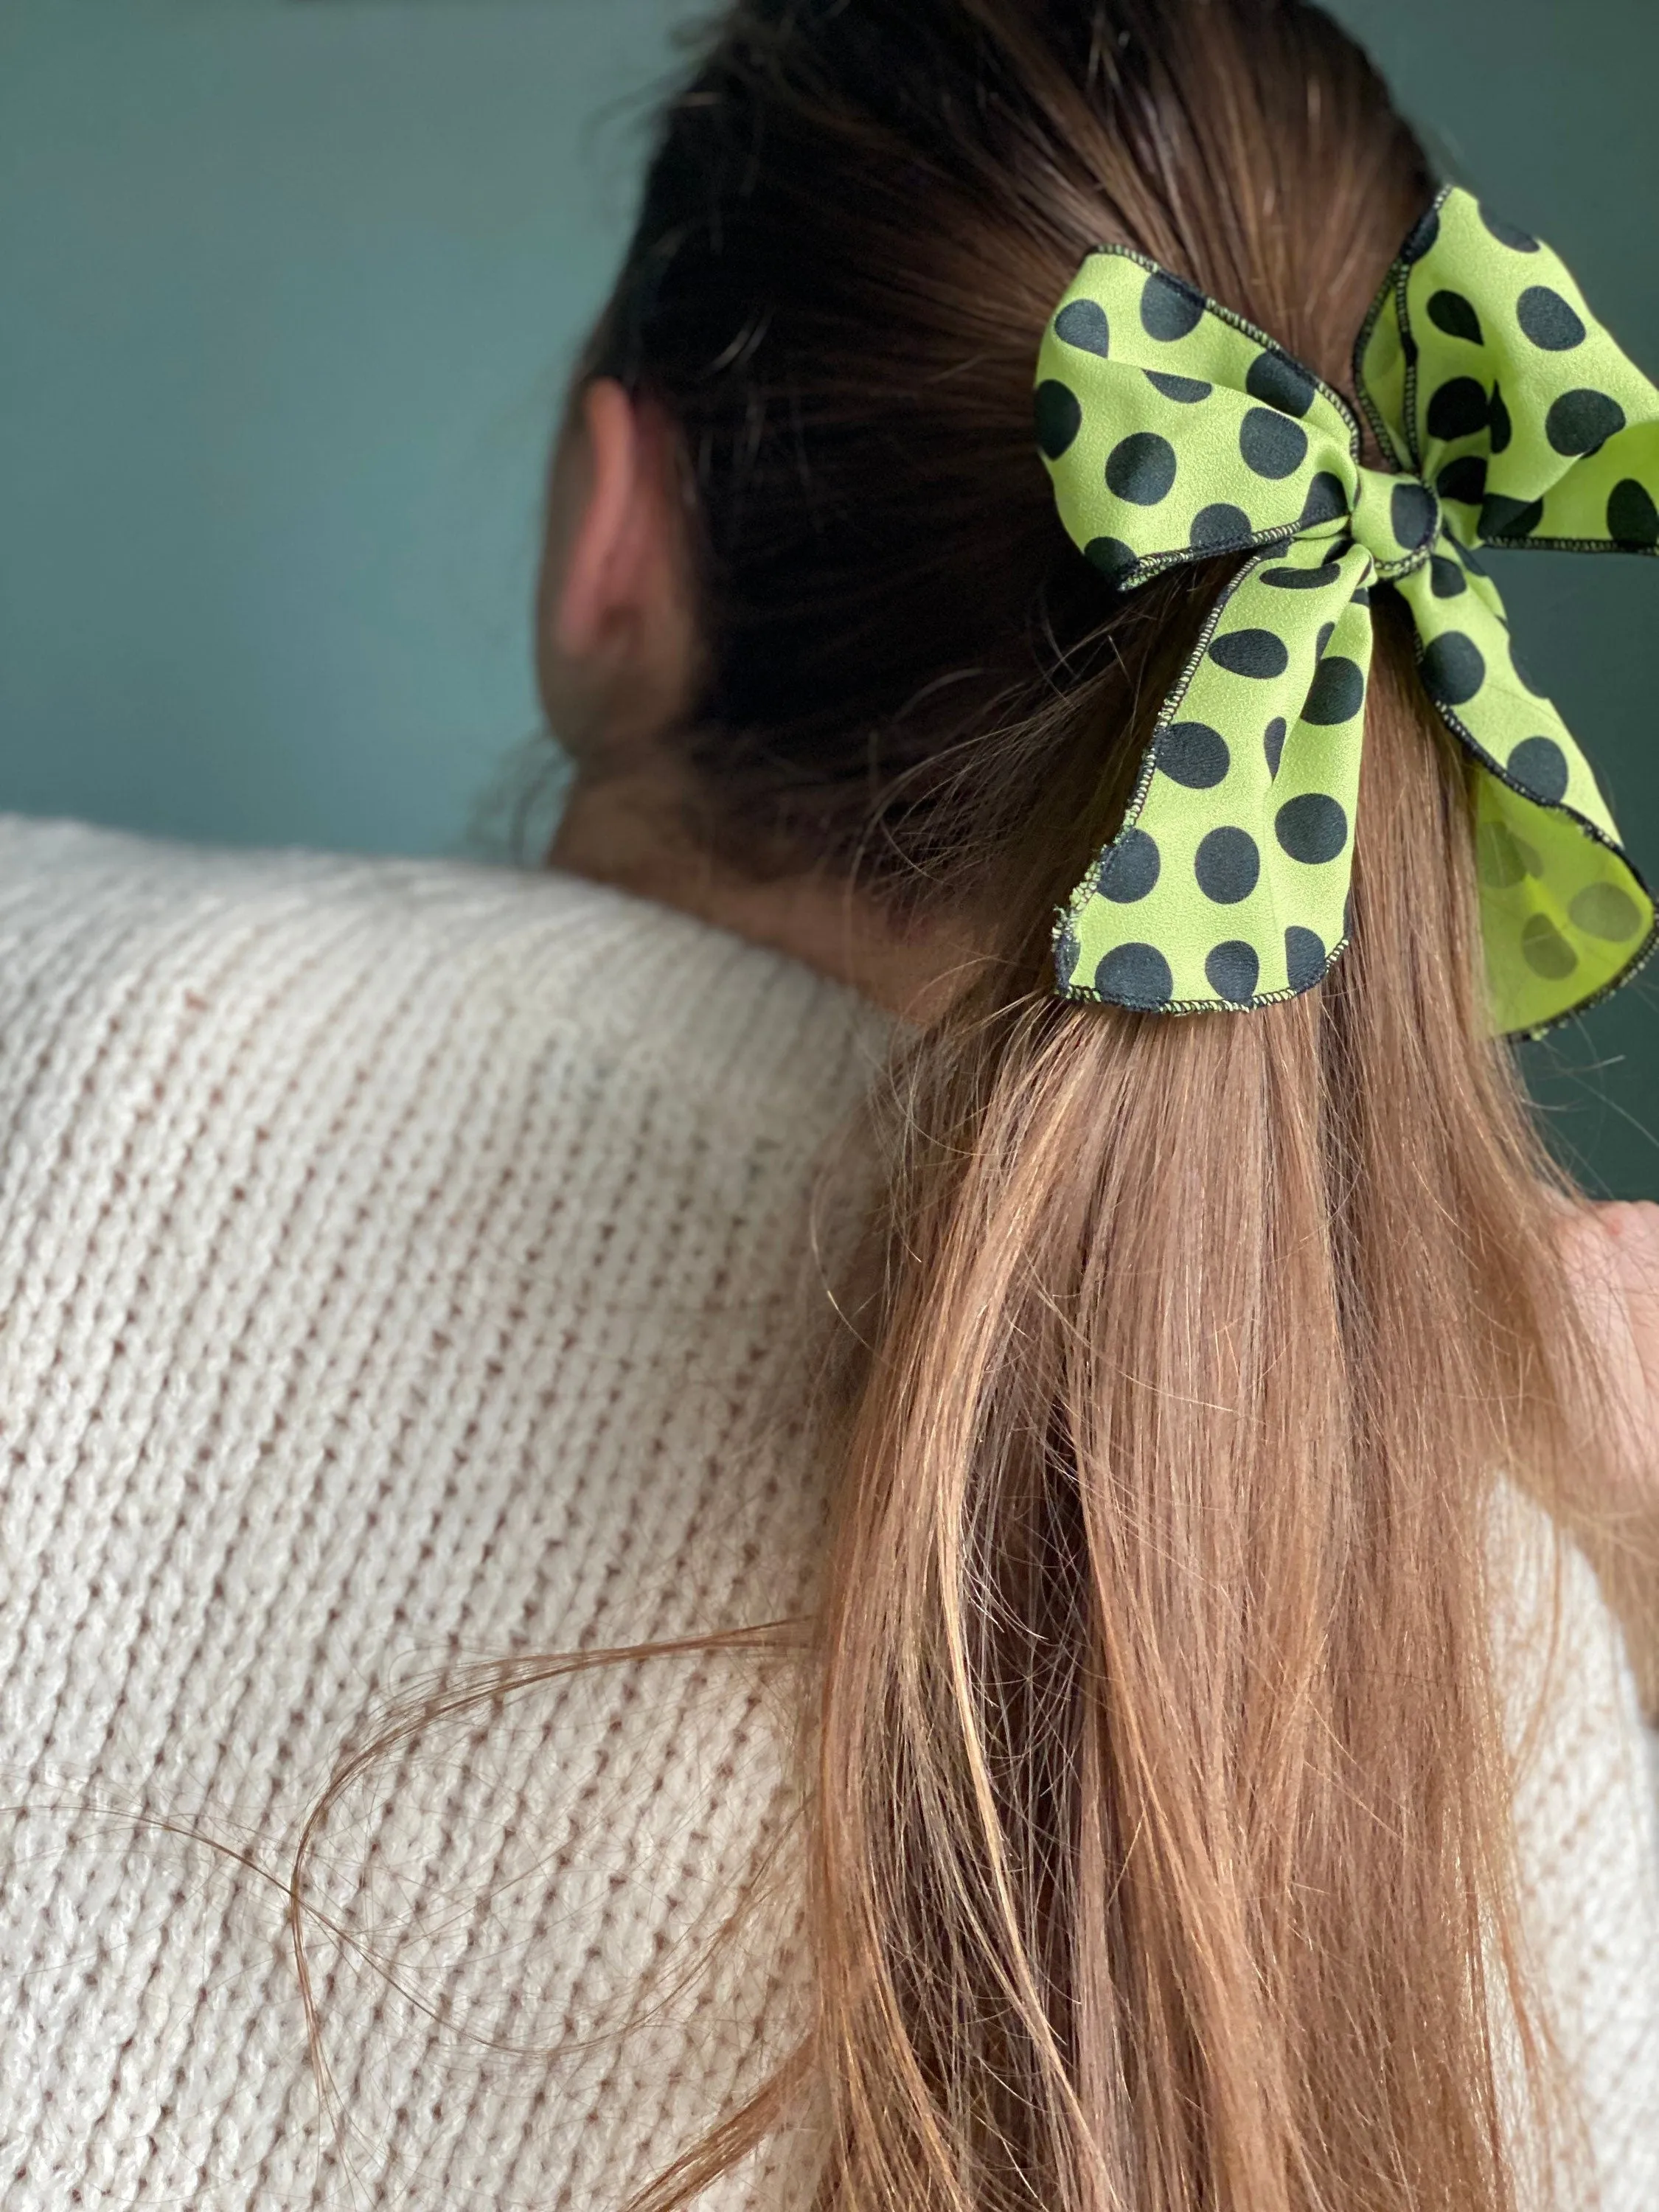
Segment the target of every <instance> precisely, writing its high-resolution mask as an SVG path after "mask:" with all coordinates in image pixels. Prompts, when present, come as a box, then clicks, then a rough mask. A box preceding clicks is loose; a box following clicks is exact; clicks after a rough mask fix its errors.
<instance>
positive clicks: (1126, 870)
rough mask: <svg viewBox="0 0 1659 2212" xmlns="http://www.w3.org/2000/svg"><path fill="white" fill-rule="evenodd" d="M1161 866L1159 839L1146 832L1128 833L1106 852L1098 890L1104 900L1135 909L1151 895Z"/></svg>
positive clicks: (1132, 831)
mask: <svg viewBox="0 0 1659 2212" xmlns="http://www.w3.org/2000/svg"><path fill="white" fill-rule="evenodd" d="M1162 866H1163V855H1162V854H1160V853H1159V851H1158V841H1157V839H1156V838H1154V837H1152V836H1149V834H1148V833H1147V832H1146V830H1145V829H1125V830H1124V831H1123V832H1122V834H1121V836H1119V837H1118V839H1117V841H1116V842H1115V844H1112V845H1109V846H1108V848H1107V849H1106V854H1105V857H1104V858H1103V860H1102V861H1101V864H1100V873H1099V876H1098V878H1097V889H1098V890H1099V892H1100V895H1101V896H1102V897H1103V898H1109V899H1110V900H1112V901H1113V902H1115V904H1116V905H1118V906H1133V905H1134V904H1135V903H1136V902H1138V901H1139V900H1140V899H1144V898H1146V896H1148V895H1149V894H1150V892H1151V891H1152V887H1153V885H1154V884H1156V883H1157V881H1158V873H1159V871H1160V869H1161V868H1162Z"/></svg>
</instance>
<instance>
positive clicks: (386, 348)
mask: <svg viewBox="0 0 1659 2212" xmlns="http://www.w3.org/2000/svg"><path fill="white" fill-rule="evenodd" d="M670 14H671V9H670V8H669V6H668V5H667V4H665V0H525V4H520V5H517V6H513V5H503V4H497V0H488V4H484V0H455V4H450V5H435V4H430V3H429V0H428V4H424V5H422V4H416V5H401V6H399V5H374V4H355V0H347V3H346V4H331V0H293V4H289V0H0V805H8V806H11V807H15V808H22V809H26V810H29V811H70V812H74V813H77V814H82V815H88V816H92V817H96V818H98V819H100V820H104V821H112V822H121V823H133V824H136V825H137V826H139V827H141V828H143V829H161V830H173V831H177V832H179V833H181V834H183V835H185V836H190V837H201V838H226V839H233V840H236V841H239V842H313V843H319V844H327V845H337V846H348V847H356V848H362V849H367V850H385V851H395V852H431V851H443V850H448V849H452V848H454V847H455V846H456V845H457V844H458V843H459V842H460V841H461V840H462V839H463V838H464V837H465V834H466V829H467V825H468V823H469V822H470V820H471V816H472V814H473V812H474V811H475V809H476V807H477V803H478V801H479V799H480V798H481V796H482V795H483V794H484V793H486V792H487V791H488V790H489V787H490V786H491V784H492V782H493V781H494V779H495V776H496V775H497V772H498V771H499V769H501V764H502V763H503V760H504V759H505V758H506V757H507V756H508V755H509V754H510V753H511V751H512V750H513V748H514V747H515V746H519V745H521V744H523V742H524V741H525V740H526V738H528V737H529V736H530V735H531V734H532V732H534V730H535V727H536V720H537V717H536V708H535V704H534V700H533V695H532V683H531V675H530V657H529V647H528V642H527V639H528V629H529V617H528V602H529V596H530V592H531V587H532V571H533V563H534V559H535V553H536V545H537V535H538V516H537V508H538V495H539V491H540V484H541V477H542V469H543V459H544V451H545V447H546V444H547V441H548V435H549V430H550V424H551V422H552V421H553V418H554V416H555V412H556V404H557V400H558V396H559V392H560V390H561V387H562V381H563V377H564V372H565V369H566V367H567V364H568V358H569V356H570V352H571V349H572V346H573V344H574V342H575V340H576V339H577V337H578V336H579V335H580V331H581V329H582V326H583V324H584V322H585V320H586V318H587V317H588V316H589V315H590V314H591V313H592V311H593V309H594V308H595V307H597V305H598V303H599V299H600V297H601V295H602V291H603V289H604V287H605V281H606V277H607V274H608V272H609V271H610V270H611V265H612V264H613V261H614V258H615V256H616V254H617V252H618V251H619V249H620V244H621V241H622V239H623V235H624V234H625V232H626V228H627V225H628V222H629V216H630V215H631V211H632V202H633V197H634V193H635V185H636V180H637V171H638V167H639V147H640V144H641V133H640V126H639V120H638V111H639V95H640V94H641V90H642V89H643V88H645V87H647V86H648V85H649V84H650V83H651V82H653V79H654V78H656V77H657V76H659V75H660V72H661V71H662V70H663V69H664V68H665V65H666V62H667V58H668V54H667V41H666V37H665V29H666V25H667V22H668V20H669V16H670ZM630 95H632V96H633V98H632V100H631V103H630V100H629V96H630ZM630 106H631V112H630Z"/></svg>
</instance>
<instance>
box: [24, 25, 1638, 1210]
mask: <svg viewBox="0 0 1659 2212" xmlns="http://www.w3.org/2000/svg"><path fill="white" fill-rule="evenodd" d="M684 12H685V9H684V0H678V4H677V0H517V4H510V0H405V4H401V5H399V4H397V3H396V0H0V805H3V806H10V807H18V808H22V809H24V810H27V811H35V812H43V813H44V812H61V811H67V812H73V813H77V814H82V815H86V816H90V817H94V818H96V819H100V820H105V821H112V822H121V823H131V824H134V825H136V826H138V827H141V828H143V829H155V830H167V831H172V832H175V833H178V834H181V835H183V836H191V837H201V838H219V839H228V840H234V841H240V842H310V843H318V844H327V845H335V846H345V847H354V848H361V849H365V850H383V851H399V852H441V851H454V850H459V849H463V848H465V847H466V846H467V844H468V843H469V841H472V842H476V839H477V836H478V834H479V833H480V829H481V825H487V824H488V823H489V822H490V821H492V820H493V819H495V818H496V817H495V813H494V811H492V805H491V801H492V795H494V794H499V793H500V792H501V790H502V789H503V782H502V778H503V775H504V773H505V772H507V771H510V770H511V769H512V768H513V764H514V763H515V762H518V761H521V760H522V759H523V758H524V757H525V752H526V745H527V744H528V742H529V741H531V740H532V739H533V736H534V732H535V728H536V713H535V706H534V701H533V696H532V686H531V680H530V660H529V646H528V635H527V633H528V620H527V616H528V601H529V595H530V590H531V583H532V574H533V566H534V560H535V552H536V538H537V507H538V492H539V479H540V472H541V467H542V462H543V456H544V449H545V445H546V440H547V435H548V431H549V428H550V422H551V420H552V417H553V414H554V410H555V408H556V401H557V397H558V393H559V391H560V388H561V385H562V378H563V374H564V371H565V369H566V367H567V365H568V359H569V355H570V349H571V347H572V345H573V343H574V340H575V338H576V337H577V336H578V334H579V333H580V330H581V328H582V326H583V325H584V322H585V320H586V318H587V316H588V315H589V314H590V313H592V309H593V307H595V306H596V305H597V303H598V301H599V297H600V295H601V292H602V289H603V287H604V284H605V276H606V273H607V270H608V269H609V267H610V265H611V262H612V259H613V257H614V255H615V252H616V251H617V246H618V245H619V243H620V240H621V238H622V236H623V232H624V230H625V228H626V225H627V221H628V216H629V210H630V202H631V197H632V191H633V187H634V181H635V174H636V169H637V162H638V155H639V147H640V143H641V137H640V126H639V120H638V118H639V96H640V94H641V93H642V92H643V91H644V90H645V89H646V88H648V87H649V85H650V84H651V83H652V82H653V81H655V80H656V79H657V78H658V77H659V74H660V72H661V70H663V69H664V67H665V64H666V62H667V59H668V43H667V32H668V27H669V25H670V23H671V21H672V20H673V19H675V18H676V17H677V16H678V15H682V14H684ZM1335 12H1336V13H1338V14H1339V15H1341V16H1342V17H1343V18H1344V20H1345V21H1348V22H1350V23H1351V24H1352V26H1353V27H1356V28H1357V29H1358V31H1359V32H1360V33H1361V34H1362V35H1363V36H1364V37H1365V38H1366V39H1367V40H1368V41H1369V42H1370V45H1371V46H1372V48H1373V50H1374V52H1376V54H1377V56H1378V58H1379V59H1380V60H1381V61H1382V62H1383V65H1384V67H1385V69H1386V70H1388V71H1389V74H1390V76H1392V77H1393V79H1394V81H1395V84H1396V85H1397V87H1398V88H1399V90H1400V92H1401V96H1402V98H1403V99H1404V100H1405V102H1406V104H1407V106H1408V108H1409V109H1410V110H1411V111H1412V112H1413V114H1414V115H1415V116H1416V117H1417V118H1419V121H1420V122H1421V123H1422V124H1423V125H1425V128H1426V129H1427V130H1428V131H1429V132H1430V134H1431V138H1432V141H1433V143H1435V144H1436V146H1437V150H1438V152H1439V155H1440V158H1441V160H1442V161H1443V165H1444V166H1445V167H1447V169H1448V171H1449V173H1453V174H1456V175H1461V176H1463V177H1465V178H1467V179H1468V180H1469V181H1471V182H1474V183H1477V184H1478V185H1480V189H1481V190H1482V191H1483V192H1484V193H1485V195H1486V197H1488V198H1490V199H1491V200H1492V202H1493V203H1494V204H1497V205H1498V206H1499V207H1500V208H1502V209H1503V210H1506V211H1507V212H1509V213H1510V214H1511V215H1513V216H1514V217H1515V218H1516V220H1517V221H1519V222H1522V223H1525V224H1528V225H1529V226H1531V227H1533V228H1537V229H1540V230H1541V231H1542V232H1543V234H1545V235H1546V236H1547V238H1548V239H1549V240H1550V241H1551V243H1552V244H1553V245H1555V246H1558V247H1559V249H1560V250H1561V251H1562V252H1564V253H1565V256H1566V258H1567V259H1568V260H1569V262H1570V263H1571V265H1572V267H1573V268H1574V270H1575V271H1576V272H1577V274H1578V276H1580V278H1581V280H1582V281H1583V284H1584V286H1585V289H1586V290H1587V291H1588V292H1589V296H1590V298H1591V300H1592V301H1594V302H1595V304H1596V306H1597V307H1598V308H1599V309H1600V311H1601V313H1602V314H1603V316H1604V317H1605V319H1607V321H1608V322H1609V323H1610V324H1611V325H1612V326H1613V329H1614V331H1616V332H1617V333H1618V334H1619V335H1620V337H1621V338H1622V339H1623V340H1624V342H1625V343H1626V346H1627V347H1628V349H1630V350H1631V351H1632V353H1634V354H1635V356H1637V358H1638V360H1640V361H1642V362H1644V363H1646V364H1647V365H1648V366H1650V368H1654V369H1655V370H1656V371H1659V241H1656V232H1655V227H1654V222H1653V214H1654V210H1655V209H1656V205H1659V132H1656V131H1654V129H1653V127H1652V122H1651V90H1652V87H1653V86H1654V84H1655V83H1656V82H1659V6H1656V5H1655V4H1654V0H1579V4H1577V5H1576V6H1572V7H1569V6H1566V5H1565V4H1563V0H1342V4H1340V5H1338V6H1337V8H1336V9H1335ZM1499 580H1500V581H1501V583H1502V585H1503V587H1504V591H1505V592H1506V593H1507V594H1508V595H1509V598H1510V603H1511V606H1512V609H1513V611H1514V614H1515V617H1516V624H1517V627H1518V628H1519V629H1521V630H1522V634H1523V635H1525V637H1526V640H1527V649H1528V659H1530V660H1531V661H1532V662H1533V663H1534V665H1535V667H1536V668H1537V670H1538V671H1539V673H1540V674H1541V677H1543V678H1546V679H1547V681H1548V682H1549V684H1550V685H1551V688H1552V689H1553V690H1554V692H1555V695H1556V696H1557V697H1558V699H1559V701H1560V702H1561V704H1562V706H1563V708H1564V709H1565V712H1566V714H1567V716H1568V719H1569V720H1570V721H1571V723H1572V725H1573V726H1575V728H1577V730H1578V731H1579V732H1581V733H1582V734H1583V735H1584V736H1585V738H1587V739H1588V741H1589V745H1590V748H1591V750H1592V751H1593V753H1594V755H1595V758H1596V761H1597V763H1598V765H1599V766H1600V767H1601V769H1603V771H1604V773H1605V777H1606V780H1607V782H1608V783H1609V785H1610V787H1611V790H1612V794H1613V800H1614V804H1615V806H1616V808H1617V810H1618V812H1619V814H1620V819H1621V822H1622V823H1623V824H1624V826H1625V828H1626V831H1627V833H1628V835H1629V836H1630V839H1631V841H1632V844H1633V846H1634V848H1635V849H1636V851H1637V852H1638V855H1645V856H1646V858H1647V860H1648V861H1649V862H1650V868H1651V872H1653V873H1655V874H1656V875H1659V774H1656V770H1655V762H1654V750H1655V749H1654V746H1653V743H1652V739H1651V738H1650V730H1651V726H1652V724H1653V721H1654V719H1655V709H1654V704H1653V702H1654V698H1655V694H1656V676H1659V568H1656V567H1655V566H1654V565H1653V564H1650V563H1647V562H1635V561H1628V562H1619V561H1606V560H1603V561H1589V560H1580V561H1577V562H1574V561H1573V560H1572V559H1571V558H1570V557H1569V556H1559V555H1553V554H1533V555H1518V556H1509V557H1508V558H1507V559H1505V560H1504V561H1503V562H1501V564H1500V568H1499ZM1656 971H1659V963H1656ZM1656 1005H1659V980H1656V981H1638V983H1637V984H1636V985H1634V986H1633V987H1632V988H1630V989H1628V990H1626V992H1624V993H1623V994H1620V996H1619V997H1618V998H1617V999H1615V1000H1613V1001H1612V1002H1610V1003H1609V1005H1608V1006H1607V1007H1606V1008H1605V1009H1602V1010H1600V1011H1598V1012H1596V1013H1595V1014H1594V1015H1592V1016H1591V1017H1590V1018H1589V1019H1588V1020H1587V1021H1586V1022H1584V1023H1583V1024H1579V1025H1577V1026H1575V1028H1574V1029H1573V1030H1571V1031H1569V1032H1567V1033H1565V1036H1564V1037H1563V1038H1561V1039H1559V1040H1558V1041H1555V1042H1552V1043H1551V1044H1549V1045H1548V1046H1546V1047H1541V1048H1535V1049H1534V1051H1533V1052H1532V1053H1531V1054H1529V1059H1530V1060H1531V1063H1532V1066H1533V1069H1534V1076H1535V1079H1536V1083H1537V1086H1538V1089H1539V1091H1540V1095H1541V1098H1542V1099H1543V1100H1544V1102H1545V1103H1546V1105H1547V1109H1548V1111H1549V1114H1550V1116H1551V1121H1552V1125H1553V1127H1554V1128H1555V1129H1556V1131H1557V1133H1558V1135H1559V1139H1560V1141H1561V1142H1562V1143H1563V1144H1564V1145H1565V1146H1566V1147H1567V1148H1568V1149H1569V1150H1570V1151H1572V1152H1576V1153H1577V1155H1578V1156H1579V1157H1580V1158H1583V1159H1584V1160H1585V1161H1586V1162H1587V1163H1588V1164H1589V1167H1590V1170H1591V1171H1592V1173H1593V1174H1595V1176H1598V1177H1599V1178H1600V1179H1601V1181H1602V1182H1604V1183H1606V1184H1607V1186H1609V1187H1612V1188H1618V1189H1620V1190H1626V1191H1632V1192H1649V1193H1654V1194H1659V1145H1656V1140H1655V1138H1654V1137H1653V1135H1652V1134H1651V1133H1650V1129H1651V1127H1653V1126H1655V1125H1656V1124H1659V1107H1656V1103H1655V1102H1656V1096H1659V1023H1656V1018H1655V1012H1656Z"/></svg>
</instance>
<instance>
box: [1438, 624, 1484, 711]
mask: <svg viewBox="0 0 1659 2212" xmlns="http://www.w3.org/2000/svg"><path fill="white" fill-rule="evenodd" d="M1423 682H1424V685H1425V688H1426V690H1427V691H1428V694H1429V696H1430V697H1431V699H1436V700H1438V702H1440V704H1441V705H1442V706H1443V707H1461V706H1462V705H1463V704H1464V703H1465V702H1466V701H1468V700H1470V699H1473V698H1474V695H1475V693H1476V692H1477V691H1478V690H1480V686H1481V685H1482V684H1484V683H1485V682H1486V656H1485V655H1484V654H1483V653H1482V652H1481V650H1480V647H1479V646H1478V645H1477V644H1476V643H1475V641H1474V639H1473V638H1472V637H1465V636H1464V635H1463V633H1462V630H1457V629H1448V630H1443V631H1442V632H1441V634H1440V635H1439V636H1438V637H1437V638H1436V639H1434V640H1433V641H1432V642H1431V644H1430V645H1429V647H1428V648H1427V649H1426V651H1425V653H1424V655H1423Z"/></svg>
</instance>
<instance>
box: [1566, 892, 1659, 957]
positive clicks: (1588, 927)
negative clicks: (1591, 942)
mask: <svg viewBox="0 0 1659 2212" xmlns="http://www.w3.org/2000/svg"><path fill="white" fill-rule="evenodd" d="M1567 912H1568V914H1569V915H1571V920H1572V925H1573V927H1574V928H1575V929H1582V930H1583V933H1584V934H1585V936H1586V937H1599V938H1601V939H1603V940H1604V941H1605V942H1606V943H1607V944H1608V945H1627V944H1629V942H1630V940H1631V939H1632V938H1633V937H1635V936H1636V935H1637V934H1638V932H1639V931H1640V929H1641V927H1642V910H1641V908H1639V907H1638V905H1637V903H1636V902H1635V900H1634V899H1633V898H1632V896H1631V895H1630V893H1629V892H1628V891H1626V890H1620V887H1619V885H1618V884H1585V886H1584V888H1583V890H1581V891H1577V892H1575V894H1574V896H1573V900H1572V903H1571V906H1570V907H1569V908H1567Z"/></svg>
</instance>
